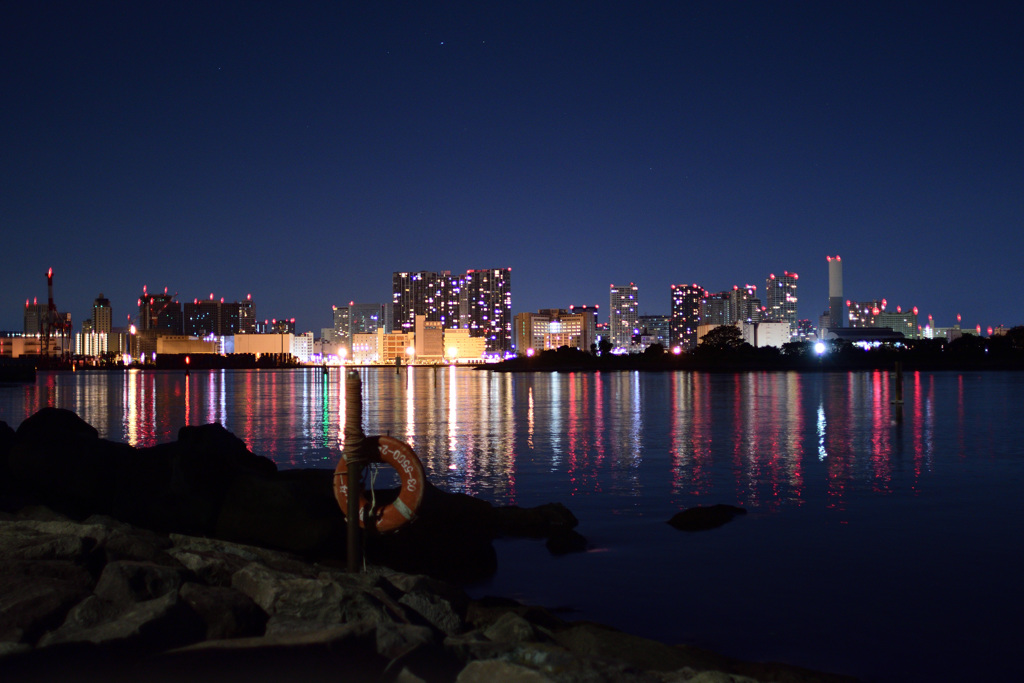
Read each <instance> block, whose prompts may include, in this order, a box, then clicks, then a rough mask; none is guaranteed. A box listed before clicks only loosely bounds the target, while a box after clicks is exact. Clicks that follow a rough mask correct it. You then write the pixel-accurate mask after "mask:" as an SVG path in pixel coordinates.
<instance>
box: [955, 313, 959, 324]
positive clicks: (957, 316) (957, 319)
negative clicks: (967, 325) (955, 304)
mask: <svg viewBox="0 0 1024 683" xmlns="http://www.w3.org/2000/svg"><path fill="white" fill-rule="evenodd" d="M956 321H957V322H958V323H959V322H960V314H959V313H957V314H956Z"/></svg>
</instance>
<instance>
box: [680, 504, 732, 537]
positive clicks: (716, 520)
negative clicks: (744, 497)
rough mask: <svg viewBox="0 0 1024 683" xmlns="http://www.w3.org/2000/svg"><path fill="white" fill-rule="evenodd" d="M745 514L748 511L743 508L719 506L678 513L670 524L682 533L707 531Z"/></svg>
mask: <svg viewBox="0 0 1024 683" xmlns="http://www.w3.org/2000/svg"><path fill="white" fill-rule="evenodd" d="M745 514H747V511H746V510H744V509H743V508H741V507H736V506H735V505H723V504H718V505H711V506H708V507H693V508H689V509H687V510H683V511H682V512H677V513H676V514H675V515H673V516H672V519H670V520H668V523H669V524H671V525H672V526H673V527H675V528H676V529H679V530H681V531H707V530H709V529H716V528H718V527H720V526H722V525H723V524H726V523H728V522H731V521H732V520H733V518H734V517H736V516H737V515H745Z"/></svg>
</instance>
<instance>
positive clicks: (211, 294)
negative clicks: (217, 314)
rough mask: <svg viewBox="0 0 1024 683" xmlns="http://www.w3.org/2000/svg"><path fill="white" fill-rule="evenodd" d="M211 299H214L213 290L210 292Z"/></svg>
mask: <svg viewBox="0 0 1024 683" xmlns="http://www.w3.org/2000/svg"><path fill="white" fill-rule="evenodd" d="M210 301H213V292H210Z"/></svg>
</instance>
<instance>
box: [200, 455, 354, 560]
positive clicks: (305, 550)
mask: <svg viewBox="0 0 1024 683" xmlns="http://www.w3.org/2000/svg"><path fill="white" fill-rule="evenodd" d="M332 481H333V472H331V471H330V470H286V471H284V472H275V473H274V476H268V475H266V474H255V473H245V474H242V475H240V476H238V477H236V478H235V479H234V480H233V481H232V482H231V483H230V485H229V486H228V488H227V491H226V493H225V495H224V500H223V503H222V505H221V508H220V513H219V514H218V516H217V521H216V524H215V526H214V529H213V533H214V535H215V536H217V537H219V538H224V539H229V540H232V541H237V542H240V543H251V544H253V545H260V546H265V547H272V548H281V549H283V550H288V551H291V552H297V553H302V554H307V555H318V556H331V555H334V556H338V555H339V553H340V552H341V551H342V549H343V548H344V547H345V518H344V516H343V515H342V514H341V511H340V510H339V509H338V504H337V502H336V501H335V500H334V495H333V493H332V489H331V486H332Z"/></svg>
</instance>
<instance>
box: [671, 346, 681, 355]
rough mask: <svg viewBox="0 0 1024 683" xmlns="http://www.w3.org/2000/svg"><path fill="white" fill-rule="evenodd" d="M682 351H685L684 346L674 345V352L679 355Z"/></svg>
mask: <svg viewBox="0 0 1024 683" xmlns="http://www.w3.org/2000/svg"><path fill="white" fill-rule="evenodd" d="M682 352H683V347H681V346H673V347H672V353H674V354H676V355H677V356H678V355H679V354H681V353H682Z"/></svg>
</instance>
